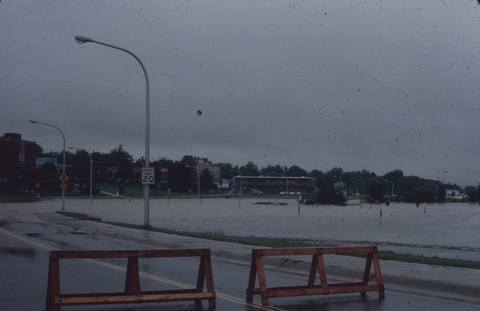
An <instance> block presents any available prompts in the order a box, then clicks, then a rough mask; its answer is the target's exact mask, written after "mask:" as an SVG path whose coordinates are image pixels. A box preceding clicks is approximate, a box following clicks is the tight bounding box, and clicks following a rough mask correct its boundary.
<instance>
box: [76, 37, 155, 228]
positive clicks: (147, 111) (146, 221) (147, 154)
mask: <svg viewBox="0 0 480 311" xmlns="http://www.w3.org/2000/svg"><path fill="white" fill-rule="evenodd" d="M75 41H77V43H79V44H83V43H96V44H100V45H103V46H106V47H110V48H113V49H116V50H120V51H123V52H126V53H128V54H130V55H132V56H133V57H134V58H135V59H136V60H137V61H138V63H139V64H140V66H141V67H142V69H143V74H144V75H145V85H146V95H145V100H146V107H145V108H146V109H145V167H144V168H145V169H147V168H149V167H150V80H149V79H148V74H147V69H146V68H145V66H144V65H143V63H142V61H141V60H140V58H138V57H137V55H135V54H133V53H132V52H130V51H129V50H126V49H124V48H121V47H118V46H115V45H111V44H108V43H103V42H100V41H96V40H93V39H91V38H88V37H83V36H75ZM143 201H144V225H145V226H149V225H150V184H144V185H143Z"/></svg>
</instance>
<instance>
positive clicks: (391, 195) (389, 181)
mask: <svg viewBox="0 0 480 311" xmlns="http://www.w3.org/2000/svg"><path fill="white" fill-rule="evenodd" d="M385 181H386V182H387V195H388V183H391V184H392V193H391V194H390V197H391V198H393V181H391V180H388V179H385Z"/></svg>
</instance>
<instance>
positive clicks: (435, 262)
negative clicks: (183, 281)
mask: <svg viewBox="0 0 480 311" xmlns="http://www.w3.org/2000/svg"><path fill="white" fill-rule="evenodd" d="M57 213H59V214H61V215H64V216H67V217H72V218H75V219H79V220H90V221H96V222H102V223H106V224H110V225H113V226H119V227H124V228H130V229H137V230H147V231H151V232H160V233H167V234H174V235H179V236H186V237H193V238H201V239H207V240H213V241H221V242H230V243H238V244H244V245H252V246H263V247H274V248H275V247H277V248H278V247H316V245H314V244H312V243H307V242H305V241H301V240H293V239H280V238H259V237H241V236H229V235H225V234H223V233H222V232H190V231H178V230H171V229H165V228H156V227H152V226H142V225H134V224H128V223H123V222H115V221H105V220H102V219H100V218H96V217H91V216H89V215H86V214H82V213H72V212H64V211H62V212H57ZM353 256H357V257H365V254H354V255H353ZM378 257H379V259H381V260H391V261H400V262H409V263H418V264H425V265H432V266H444V267H455V268H467V269H477V270H480V261H473V260H463V259H449V258H440V257H436V256H435V257H426V256H420V255H411V254H398V253H395V252H392V251H379V252H378Z"/></svg>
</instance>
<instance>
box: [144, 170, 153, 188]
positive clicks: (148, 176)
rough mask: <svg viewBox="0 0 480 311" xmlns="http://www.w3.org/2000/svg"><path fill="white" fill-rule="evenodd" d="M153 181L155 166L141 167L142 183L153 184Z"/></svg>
mask: <svg viewBox="0 0 480 311" xmlns="http://www.w3.org/2000/svg"><path fill="white" fill-rule="evenodd" d="M154 183H155V168H153V167H142V184H144V185H146V184H147V185H148V184H154Z"/></svg>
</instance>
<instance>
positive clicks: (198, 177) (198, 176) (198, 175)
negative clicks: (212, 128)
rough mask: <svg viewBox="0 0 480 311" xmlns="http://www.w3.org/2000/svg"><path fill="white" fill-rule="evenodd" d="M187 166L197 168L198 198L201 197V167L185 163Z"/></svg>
mask: <svg viewBox="0 0 480 311" xmlns="http://www.w3.org/2000/svg"><path fill="white" fill-rule="evenodd" d="M185 166H186V167H193V168H194V169H196V170H197V188H198V190H197V192H198V199H200V169H199V168H198V167H196V166H193V165H185Z"/></svg>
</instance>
